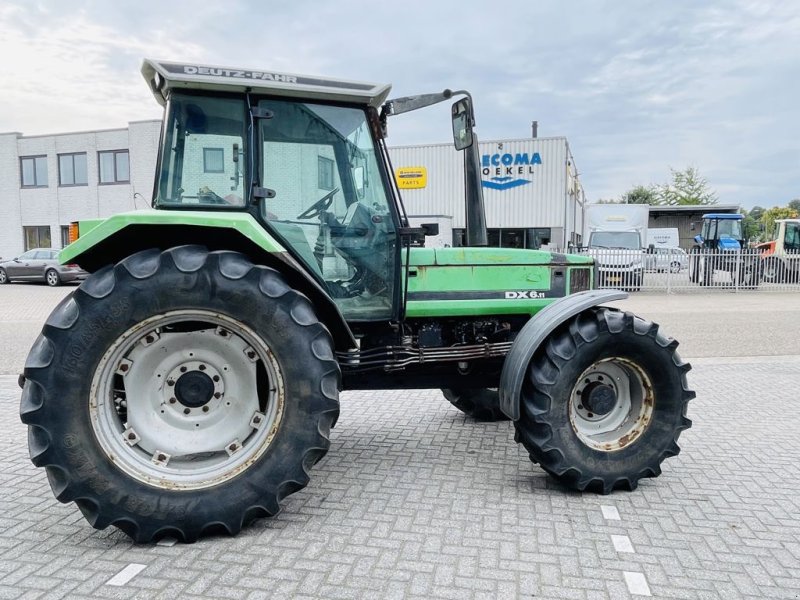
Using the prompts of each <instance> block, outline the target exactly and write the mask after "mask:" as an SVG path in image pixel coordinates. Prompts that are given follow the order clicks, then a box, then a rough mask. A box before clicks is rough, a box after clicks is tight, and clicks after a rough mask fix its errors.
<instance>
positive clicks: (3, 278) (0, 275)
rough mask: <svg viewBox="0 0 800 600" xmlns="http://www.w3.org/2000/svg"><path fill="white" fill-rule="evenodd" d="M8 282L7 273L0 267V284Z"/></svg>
mask: <svg viewBox="0 0 800 600" xmlns="http://www.w3.org/2000/svg"><path fill="white" fill-rule="evenodd" d="M6 283H8V273H6V270H5V269H0V285H3V284H6Z"/></svg>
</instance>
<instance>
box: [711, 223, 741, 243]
mask: <svg viewBox="0 0 800 600" xmlns="http://www.w3.org/2000/svg"><path fill="white" fill-rule="evenodd" d="M717 234H718V239H725V238H727V239H733V240H741V239H742V221H741V220H740V219H719V221H718V223H717Z"/></svg>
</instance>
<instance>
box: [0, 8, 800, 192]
mask: <svg viewBox="0 0 800 600" xmlns="http://www.w3.org/2000/svg"><path fill="white" fill-rule="evenodd" d="M76 6H77V8H76ZM797 31H800V7H798V6H797V5H796V4H794V3H783V4H776V3H774V2H768V1H766V0H764V1H761V0H738V1H729V2H728V1H726V2H722V1H717V2H710V3H699V4H698V3H696V2H693V1H692V0H675V1H674V2H670V3H668V4H665V3H647V4H642V3H639V2H633V1H631V0H622V1H619V2H610V1H606V2H588V1H578V2H575V3H569V4H564V3H559V2H555V1H546V0H543V1H540V2H522V1H520V2H516V1H511V2H507V3H505V4H503V5H497V4H492V3H488V2H484V3H481V4H477V3H476V4H472V5H466V4H465V3H460V2H459V3H456V2H437V3H431V2H423V1H422V0H408V1H407V2H404V3H403V4H402V6H400V5H397V4H391V3H389V4H387V3H374V2H364V1H361V0H338V1H337V2H335V3H320V2H312V1H310V0H295V1H294V2H291V3H271V5H269V6H268V7H267V6H265V5H264V4H263V3H261V2H257V1H255V0H228V1H226V2H225V3H222V4H200V3H196V2H190V1H188V0H176V1H175V2H171V3H168V4H164V3H159V2H156V1H155V0H140V1H138V2H132V1H126V0H120V1H119V2H115V3H114V4H113V5H111V4H107V3H103V2H98V1H89V0H87V1H84V2H82V3H80V2H78V3H70V5H69V6H67V5H66V4H64V3H57V2H55V1H50V2H43V3H40V4H38V5H37V4H33V3H30V2H24V3H23V2H17V3H11V4H9V3H6V4H4V5H3V7H2V8H0V52H2V53H3V56H4V57H13V59H9V60H4V63H3V65H2V66H0V81H2V82H3V84H4V93H3V94H2V95H0V130H18V131H23V132H24V133H26V134H34V133H49V132H56V131H69V130H83V129H93V128H99V127H114V126H124V125H125V123H126V122H127V121H129V120H133V119H140V118H149V117H157V116H158V115H159V114H160V112H159V109H158V107H157V106H156V104H155V103H154V101H153V100H152V98H151V97H150V94H149V92H148V90H147V88H146V86H145V85H144V83H143V81H142V80H141V77H140V76H139V74H138V69H139V65H140V62H141V59H142V58H143V57H145V56H148V57H155V58H171V59H180V60H197V61H203V62H207V63H212V64H223V65H231V66H243V67H253V68H271V69H276V70H282V71H288V72H297V73H309V74H322V75H328V76H332V77H342V78H352V79H364V80H367V81H378V82H392V83H393V84H394V90H393V93H394V94H395V95H398V96H402V95H409V94H415V93H424V92H431V91H437V90H441V89H443V88H445V87H450V88H466V89H469V90H470V91H471V92H472V94H473V97H474V98H475V100H476V105H477V108H476V116H477V120H478V133H479V135H480V137H481V139H487V140H488V139H503V138H522V137H526V136H527V135H529V132H530V122H531V121H532V120H538V121H539V132H540V135H542V136H552V135H565V136H567V137H568V138H569V141H570V146H571V148H572V151H573V153H574V155H575V158H576V161H577V164H578V166H579V167H580V170H581V173H582V179H583V183H584V185H585V187H586V191H587V194H588V196H589V197H590V198H591V199H596V198H600V197H610V196H618V195H620V194H622V193H623V192H624V191H626V190H627V189H629V188H630V187H631V186H633V185H635V184H638V183H644V184H646V183H660V182H663V181H665V180H666V179H667V177H668V176H669V167H670V166H672V167H674V168H679V169H680V168H684V167H685V166H688V165H695V166H697V167H698V168H699V169H700V172H701V173H702V174H703V175H704V176H705V177H707V178H708V179H709V181H710V183H711V184H712V185H713V186H715V187H717V188H718V190H719V192H720V194H719V195H720V200H721V201H722V202H726V203H742V204H744V205H745V206H748V205H752V204H754V203H760V204H764V203H770V202H783V201H785V200H786V199H788V198H791V197H796V196H798V195H800V189H798V187H800V186H798V184H797V175H796V173H797V170H798V169H797V167H798V161H799V160H800V158H799V157H800V141H799V140H800V119H798V117H797V98H798V97H800V93H799V92H800V61H798V60H797V57H798V56H800V36H798V35H797ZM390 135H391V137H390V138H389V141H390V143H391V144H393V145H401V144H416V143H420V144H421V143H434V142H446V141H447V140H448V139H449V137H450V131H449V119H448V109H447V107H446V106H440V107H435V108H432V109H429V110H427V111H420V112H419V113H413V114H411V115H408V116H402V117H398V118H397V119H396V120H393V121H392V123H391V127H390Z"/></svg>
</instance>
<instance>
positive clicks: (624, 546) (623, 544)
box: [611, 535, 633, 552]
mask: <svg viewBox="0 0 800 600" xmlns="http://www.w3.org/2000/svg"><path fill="white" fill-rule="evenodd" d="M611 543H613V544H614V550H616V551H617V552H633V544H631V538H629V537H628V536H627V535H612V536H611Z"/></svg>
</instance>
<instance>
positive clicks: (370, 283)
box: [143, 60, 486, 321]
mask: <svg viewBox="0 0 800 600" xmlns="http://www.w3.org/2000/svg"><path fill="white" fill-rule="evenodd" d="M143 74H144V76H145V78H146V79H147V80H148V82H149V84H150V87H151V89H152V91H153V93H154V95H155V97H156V99H157V100H158V101H159V102H160V103H161V104H162V105H164V106H165V108H166V112H165V121H164V131H163V135H162V146H161V152H160V156H159V160H158V167H157V176H156V185H155V191H154V200H153V204H154V208H156V209H161V210H190V211H213V212H225V213H230V212H246V213H249V214H250V215H251V216H252V217H253V219H255V220H256V221H257V222H258V224H259V225H260V226H262V227H263V228H264V229H265V230H266V231H267V232H268V233H269V234H270V235H271V236H272V237H274V238H275V239H276V241H277V242H278V243H279V244H280V245H281V246H282V247H283V248H285V249H286V250H287V252H288V253H289V255H291V256H292V258H294V259H295V260H296V261H297V262H299V263H300V264H301V265H302V267H303V270H304V271H305V272H306V273H307V274H308V275H309V277H310V278H312V279H314V280H315V281H316V283H317V284H318V285H320V286H321V287H322V288H323V289H324V290H325V292H326V294H327V295H328V296H329V297H330V298H332V299H333V301H334V302H335V303H336V305H337V307H338V309H339V310H340V311H341V312H342V314H343V315H344V316H345V318H346V319H347V320H348V321H376V320H393V319H397V318H398V317H399V315H400V313H401V308H402V301H401V298H400V296H401V286H400V284H399V282H400V279H401V275H400V271H401V252H400V248H401V246H402V245H403V244H404V243H407V242H408V243H410V241H411V240H410V239H409V238H412V237H413V238H415V239H419V237H421V236H424V234H425V233H426V231H418V230H415V229H412V228H409V227H407V219H406V217H405V214H404V212H403V208H402V204H401V202H400V199H399V194H398V193H397V190H396V188H395V185H394V182H393V177H392V173H391V172H390V170H389V161H388V153H387V151H386V147H385V145H384V140H383V138H384V135H385V130H386V119H387V117H388V116H390V115H393V114H399V113H402V112H407V111H410V110H415V109H417V108H422V107H424V106H428V105H430V104H434V103H437V102H441V101H444V100H447V99H449V98H451V97H452V96H454V95H463V96H465V98H464V99H462V100H460V101H458V102H456V103H455V104H454V105H453V110H452V113H453V130H454V139H455V143H456V146H457V148H458V149H459V150H466V152H467V154H468V155H469V158H468V160H467V162H469V163H470V164H471V165H473V164H474V165H477V144H476V143H475V140H474V133H473V131H472V125H473V124H474V117H473V114H472V106H471V99H470V97H469V94H467V93H466V92H455V94H454V93H452V92H450V91H449V90H447V91H445V92H443V93H440V94H427V95H423V96H413V97H408V98H399V99H395V100H390V101H388V102H386V103H385V104H384V102H385V101H386V98H387V95H388V93H389V90H390V86H388V85H381V84H371V83H363V82H353V81H342V80H333V79H320V78H308V77H302V76H295V75H285V74H278V73H264V72H251V71H244V70H234V69H223V68H215V67H199V66H194V65H185V64H174V63H167V62H162V61H152V60H147V61H145V63H144V66H143ZM379 109H381V112H380V113H379ZM477 173H478V169H477V167H475V168H474V169H472V170H470V175H471V176H472V180H473V181H472V182H471V184H468V185H467V189H468V197H469V198H468V200H469V201H470V202H471V209H468V211H467V212H468V214H470V215H473V219H472V221H473V226H472V227H471V228H470V231H471V233H472V244H471V245H473V246H475V245H486V242H485V238H486V233H485V230H486V227H485V223H484V217H483V199H482V196H481V187H480V179H479V175H478V174H477ZM469 190H471V192H470V191H469ZM481 234H482V235H481ZM423 239H424V238H423Z"/></svg>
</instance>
